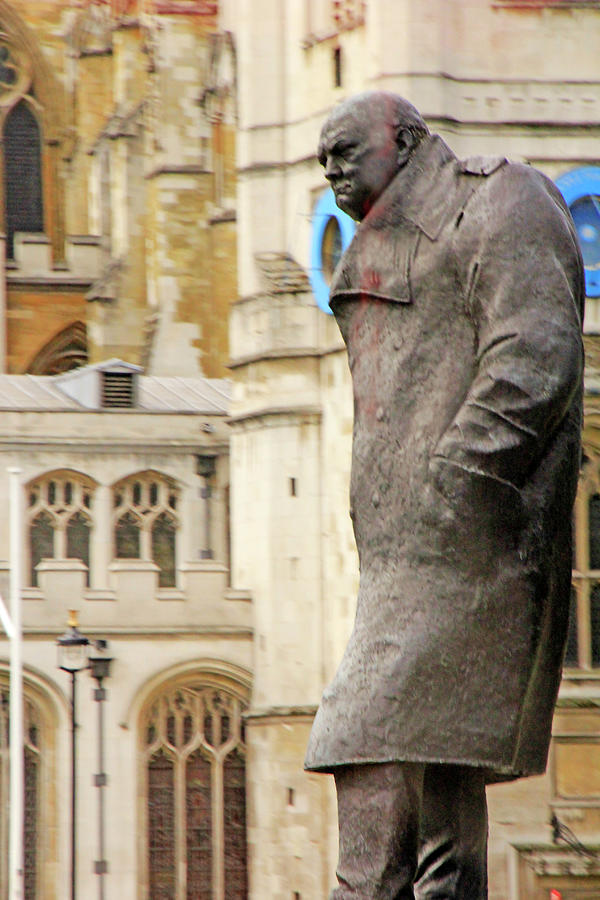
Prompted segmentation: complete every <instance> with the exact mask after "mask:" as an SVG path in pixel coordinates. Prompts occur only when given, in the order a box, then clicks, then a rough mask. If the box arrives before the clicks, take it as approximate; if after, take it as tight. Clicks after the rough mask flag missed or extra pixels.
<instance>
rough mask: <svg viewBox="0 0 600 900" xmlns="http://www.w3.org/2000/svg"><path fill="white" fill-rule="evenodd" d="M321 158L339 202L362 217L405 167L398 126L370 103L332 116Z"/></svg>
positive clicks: (324, 134) (324, 133)
mask: <svg viewBox="0 0 600 900" xmlns="http://www.w3.org/2000/svg"><path fill="white" fill-rule="evenodd" d="M318 158H319V162H320V163H321V165H322V166H323V168H324V169H325V178H326V179H327V180H328V182H329V183H330V185H331V187H332V189H333V192H334V194H335V200H336V203H337V205H338V206H339V207H340V209H343V210H344V212H346V213H348V215H350V216H352V218H353V219H357V220H358V221H360V220H361V219H363V218H364V217H365V216H366V214H367V213H368V212H369V210H370V209H371V207H372V206H373V204H374V203H375V201H376V200H377V198H378V197H379V195H380V194H381V192H382V191H383V190H385V188H386V187H387V186H388V184H389V183H390V181H391V180H392V178H393V177H394V176H395V175H396V173H397V172H398V170H399V169H400V168H401V163H400V161H399V155H398V145H397V143H396V135H395V132H394V129H393V128H392V127H391V126H390V125H389V124H388V123H387V121H386V120H385V117H384V115H383V113H382V110H381V109H378V108H377V107H375V108H374V109H373V108H371V109H370V108H369V107H367V106H366V104H362V105H361V106H357V107H356V108H355V109H353V110H351V111H348V110H347V108H346V109H345V110H344V111H340V110H338V111H335V112H334V113H333V114H332V115H331V116H330V117H329V119H328V120H327V122H326V123H325V125H324V126H323V130H322V132H321V138H320V140H319V148H318Z"/></svg>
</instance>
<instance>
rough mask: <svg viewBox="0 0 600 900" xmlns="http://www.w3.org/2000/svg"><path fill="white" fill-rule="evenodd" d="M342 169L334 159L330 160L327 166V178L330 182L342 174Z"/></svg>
mask: <svg viewBox="0 0 600 900" xmlns="http://www.w3.org/2000/svg"><path fill="white" fill-rule="evenodd" d="M341 171H342V170H341V169H340V167H339V164H338V163H337V162H336V161H335V160H332V159H328V160H327V163H326V165H325V178H327V180H328V181H330V180H331V179H332V178H337V177H338V175H340V174H341Z"/></svg>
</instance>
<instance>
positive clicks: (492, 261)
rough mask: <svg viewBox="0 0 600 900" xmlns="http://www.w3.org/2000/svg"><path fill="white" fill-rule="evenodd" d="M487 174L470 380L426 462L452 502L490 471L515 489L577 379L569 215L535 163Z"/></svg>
mask: <svg viewBox="0 0 600 900" xmlns="http://www.w3.org/2000/svg"><path fill="white" fill-rule="evenodd" d="M492 177H493V180H494V182H495V184H494V185H492V184H490V185H487V184H486V185H485V191H486V197H485V200H484V201H483V202H482V203H481V204H480V206H479V209H478V212H479V216H480V219H479V226H480V234H481V235H482V237H480V239H479V241H478V249H477V250H476V252H475V253H474V255H473V256H472V257H471V258H472V265H471V268H470V287H469V289H468V302H469V308H470V312H471V315H472V317H473V322H474V326H475V335H476V342H477V345H476V358H475V366H474V371H473V378H472V382H471V385H470V388H469V390H468V391H467V394H466V396H465V398H464V401H463V403H462V405H461V406H460V408H459V409H458V411H457V412H456V414H455V416H454V419H453V421H452V422H451V423H450V425H449V427H448V428H447V429H446V431H445V432H444V433H443V434H442V436H441V438H440V440H439V441H438V444H437V446H436V448H435V451H434V455H433V458H432V459H431V462H430V467H431V471H432V475H433V480H434V484H435V485H436V487H437V489H438V490H439V491H440V492H441V493H442V494H443V495H444V496H445V497H446V499H447V500H449V501H450V502H451V503H453V504H462V503H466V504H468V503H469V501H472V500H473V487H474V485H475V486H477V488H478V490H479V492H481V487H482V485H483V487H484V488H485V483H486V482H487V483H488V484H489V480H490V479H491V480H493V482H495V485H496V487H498V486H500V485H503V486H504V488H503V490H504V491H505V493H506V492H508V495H509V496H510V495H511V494H513V495H514V496H515V497H518V494H519V491H520V489H521V488H522V487H523V486H524V485H525V483H526V482H527V479H528V476H529V474H530V473H531V472H532V471H533V470H534V469H535V467H536V464H537V463H538V462H539V460H540V459H541V457H542V456H543V453H544V449H545V447H546V446H547V444H548V442H549V440H550V439H551V437H552V435H553V433H554V432H555V430H556V429H557V427H558V426H559V424H560V422H561V421H562V419H563V417H564V416H565V414H566V412H567V410H568V409H569V407H570V405H571V403H572V401H573V398H574V396H575V395H576V394H577V392H578V390H579V389H580V386H581V379H582V370H583V351H582V340H581V319H582V314H583V297H584V288H583V284H584V282H583V267H582V262H581V256H580V253H579V250H578V247H577V242H576V238H575V232H574V228H573V224H572V221H571V219H570V216H569V213H568V211H567V210H566V208H565V207H564V204H563V203H562V199H561V198H560V195H559V194H558V192H557V191H556V192H555V190H556V189H555V188H554V186H553V185H551V183H549V182H547V181H546V179H545V178H544V176H542V175H541V174H540V173H538V172H536V171H535V170H532V169H528V168H527V167H524V166H507V167H505V168H504V169H503V170H501V172H499V173H498V175H497V176H492ZM490 181H491V179H490ZM476 218H477V217H476ZM475 224H476V225H477V221H476V223H475Z"/></svg>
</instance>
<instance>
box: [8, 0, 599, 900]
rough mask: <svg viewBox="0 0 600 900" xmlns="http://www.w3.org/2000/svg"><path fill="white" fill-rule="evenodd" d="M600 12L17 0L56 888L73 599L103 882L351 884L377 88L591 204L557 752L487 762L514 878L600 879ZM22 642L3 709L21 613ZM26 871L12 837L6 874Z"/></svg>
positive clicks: (41, 723)
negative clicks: (529, 765) (339, 815)
mask: <svg viewBox="0 0 600 900" xmlns="http://www.w3.org/2000/svg"><path fill="white" fill-rule="evenodd" d="M599 37H600V2H597V0H575V2H573V0H545V2H544V0H452V2H449V0H428V2H427V3H423V2H419V0H395V2H393V3H392V2H389V0H367V2H360V0H302V2H300V0H222V2H221V3H216V2H209V0H113V2H112V3H109V2H93V0H72V2H69V0H11V2H7V0H0V127H1V128H2V143H1V145H0V146H1V151H0V152H1V155H2V168H1V173H2V178H1V179H0V183H1V184H2V204H0V215H1V216H3V231H4V233H5V235H6V237H5V241H4V259H3V264H2V277H1V278H0V338H1V339H0V369H1V370H2V372H3V373H4V374H0V408H2V410H3V421H4V423H5V427H4V428H3V429H2V439H1V442H0V459H1V461H2V462H3V463H4V465H3V466H2V469H3V468H4V466H6V467H8V466H11V465H15V464H17V465H18V466H19V467H20V468H21V469H22V481H23V496H22V504H23V517H24V533H23V551H24V554H25V559H26V566H25V584H24V588H23V617H24V626H25V644H24V659H25V665H26V670H25V688H26V719H27V731H26V773H27V786H28V787H27V805H26V809H27V812H26V846H27V856H26V896H27V898H32V897H36V898H44V900H45V898H48V900H54V898H56V900H59V898H62V897H64V896H66V895H67V885H68V877H69V853H70V832H69V822H70V819H69V792H70V780H69V708H68V693H69V683H68V679H67V676H66V675H65V674H64V673H61V672H59V671H58V670H57V668H56V658H55V647H54V644H55V641H56V639H57V637H58V636H59V635H60V634H61V633H62V632H63V631H64V628H65V621H66V617H67V610H68V609H70V608H76V609H77V610H78V611H79V621H80V627H81V629H82V631H83V632H84V633H85V634H86V635H87V636H88V637H89V638H90V639H92V640H94V639H96V638H100V637H101V638H105V639H107V640H108V641H109V651H110V653H111V655H112V656H114V658H115V661H114V664H113V669H112V673H111V677H110V680H109V681H108V682H107V687H108V690H109V700H108V702H107V704H106V716H107V721H106V741H107V761H106V769H107V772H108V777H109V784H108V787H107V789H106V796H107V819H108V828H107V846H106V857H107V860H108V874H107V875H106V876H103V877H105V878H106V884H107V892H108V896H110V897H111V898H113V897H114V898H115V900H166V898H169V900H171V898H173V900H183V898H186V897H187V898H190V900H191V898H193V900H204V898H206V900H225V898H226V900H238V898H240V900H241V898H244V897H246V896H249V897H251V898H252V900H265V898H268V900H321V898H325V897H326V896H327V892H328V890H329V888H330V887H331V885H332V883H333V878H334V868H335V862H336V858H337V825H336V820H335V818H336V817H335V802H334V795H333V789H332V784H331V779H329V778H327V777H325V776H317V775H306V774H304V773H303V771H302V760H303V755H304V749H305V746H306V740H307V736H308V731H309V729H310V723H311V720H312V715H313V713H314V709H315V707H316V704H317V703H318V700H319V697H320V694H321V691H322V689H323V687H324V685H325V684H326V683H327V682H328V681H329V680H330V678H331V677H332V676H333V673H334V671H335V669H336V666H337V663H338V661H339V659H340V656H341V653H342V651H343V648H344V646H345V643H346V640H347V637H348V634H349V631H350V628H351V626H352V620H353V605H354V600H355V596H356V589H357V582H358V577H357V561H356V555H355V549H354V542H353V537H352V530H351V525H350V520H349V517H348V513H347V506H348V499H347V484H348V476H349V464H350V449H351V446H350V445H351V430H352V406H351V390H350V384H349V375H348V371H347V363H346V357H345V352H344V350H343V347H342V344H341V340H340V338H339V335H338V333H337V329H336V326H335V324H334V323H333V321H332V317H331V316H330V315H328V313H327V283H328V281H329V278H330V276H331V273H332V271H333V268H334V266H335V263H336V260H337V259H338V258H339V255H340V253H341V250H342V249H343V247H345V246H346V245H347V243H348V242H349V240H350V239H351V237H352V233H353V224H352V223H351V222H350V220H348V219H347V218H346V217H345V216H344V215H343V214H341V213H339V211H338V210H337V209H336V207H335V206H334V204H333V202H332V199H331V194H330V193H329V192H328V191H327V190H326V189H325V185H324V181H323V176H322V172H321V170H320V167H319V166H318V164H317V163H316V160H315V158H314V150H315V144H316V139H317V135H318V133H319V129H320V127H321V124H322V122H323V121H324V119H325V117H326V115H327V113H328V111H329V110H330V109H331V107H332V106H333V105H334V104H335V103H336V102H337V101H339V100H340V99H342V98H343V97H345V96H348V95H349V94H351V93H354V92H356V91H359V90H363V89H365V88H371V87H383V88H387V89H390V90H394V91H397V92H399V93H401V94H403V95H404V96H406V97H407V98H408V99H410V100H411V101H412V102H413V103H415V105H416V106H417V107H418V108H419V109H420V110H421V112H422V113H423V114H424V115H425V117H426V119H427V121H428V123H429V125H430V127H431V129H432V130H433V131H437V132H439V133H440V134H441V135H442V136H443V137H444V139H445V140H446V141H447V142H448V143H449V144H450V146H451V147H452V148H453V149H454V151H455V152H456V153H457V154H458V155H459V156H472V155H479V154H480V155H486V154H490V155H498V154H501V155H506V156H508V157H511V158H513V159H520V160H525V161H528V162H531V163H532V164H533V165H535V166H537V167H539V168H541V169H542V170H543V171H545V172H546V173H547V174H548V175H549V176H550V177H551V178H553V179H554V180H556V181H557V183H558V184H559V185H560V187H561V189H562V190H563V193H564V195H565V197H566V198H567V201H568V202H569V204H570V205H571V208H572V210H573V214H574V216H575V218H576V223H577V227H578V232H579V235H580V238H581V242H582V248H583V251H584V257H585V262H586V275H587V293H588V302H587V322H586V331H587V334H586V349H587V352H588V366H587V374H586V388H587V395H586V430H585V448H586V457H585V461H584V467H583V474H582V485H581V491H580V497H579V499H578V503H577V509H576V517H575V518H576V527H577V546H576V553H575V560H574V589H573V602H572V619H571V631H570V640H569V646H568V650H567V660H566V668H565V677H564V680H563V685H562V689H561V696H560V700H559V706H558V709H557V713H556V717H555V735H554V739H553V745H552V751H551V758H550V765H549V768H548V773H547V774H546V775H545V776H544V777H541V778H533V779H528V780H526V781H522V782H516V783H515V784H512V785H504V786H495V787H494V788H493V789H491V790H490V792H489V801H490V897H491V898H492V900H550V898H552V900H559V898H562V900H584V898H585V900H591V898H592V897H597V896H599V895H600V855H599V854H600V710H599V708H598V707H599V704H600V674H599V673H600V472H599V456H598V454H600V439H599V437H598V435H599V434H600V430H599V429H600V408H599V407H598V403H597V397H598V393H599V392H600V344H599V343H598V342H599V341H600V338H598V337H596V332H598V331H599V329H600V308H599V306H598V304H599V302H600V301H599V300H598V299H597V298H598V297H599V296H600V276H598V272H599V271H600V268H599V267H600V205H599V204H600V200H599V199H598V198H599V197H600V150H599V147H600V143H599V141H598V139H599V137H600V91H599V90H598V88H599V86H600V63H599V62H598V53H597V48H598V39H599ZM228 335H229V342H228ZM6 496H7V479H6V478H4V477H2V473H1V470H0V499H1V501H2V502H3V504H4V506H5V507H6V502H7V501H6ZM0 529H1V531H0V533H1V537H2V546H4V547H5V548H6V550H5V551H4V552H2V554H1V555H2V557H3V559H2V561H0V573H1V575H2V578H3V582H4V584H6V583H7V577H6V576H7V571H8V522H7V520H6V517H5V519H4V520H2V521H1V522H0ZM3 594H4V596H6V587H3ZM0 655H1V656H0V659H1V660H2V667H1V671H0V675H1V678H2V679H3V680H2V681H1V684H0V690H1V691H2V696H3V697H4V698H5V701H4V702H3V704H2V706H1V707H0V718H3V719H6V716H7V703H6V697H7V688H6V686H7V668H8V666H7V661H8V649H7V644H6V642H2V644H1V645H0ZM84 679H85V680H84ZM82 682H83V684H84V685H86V686H85V687H80V692H79V704H78V718H79V722H80V727H79V729H78V739H79V743H80V750H81V752H80V759H79V766H78V787H79V806H78V822H79V829H78V835H79V846H78V850H79V852H78V870H79V871H78V879H79V894H80V896H82V897H86V898H87V897H92V896H94V893H95V891H96V890H97V887H96V883H95V881H96V880H97V878H98V876H97V875H95V874H94V860H95V859H97V847H96V843H97V836H96V830H95V821H96V806H95V804H96V796H95V793H96V792H95V789H94V788H93V786H92V773H93V772H94V771H95V767H96V763H95V752H96V731H95V715H96V711H95V709H94V708H93V707H94V704H93V702H92V701H91V699H90V697H91V688H92V682H91V681H88V678H87V675H82V676H80V684H81V683H82ZM88 686H89V690H88ZM5 734H6V729H5V728H0V804H2V807H1V808H2V814H1V815H0V842H1V843H2V846H3V847H6V842H7V831H6V822H7V784H8V782H7V777H8V775H7V754H8V748H7V746H6V738H5ZM552 816H555V817H556V819H555V822H554V826H553V825H552V824H551V820H552ZM244 823H245V824H246V828H245V829H244ZM5 867H6V853H5V851H4V850H2V852H0V898H1V897H2V896H6V890H7V888H6V869H5ZM552 891H554V892H556V893H555V894H552Z"/></svg>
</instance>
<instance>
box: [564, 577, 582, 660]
mask: <svg viewBox="0 0 600 900" xmlns="http://www.w3.org/2000/svg"><path fill="white" fill-rule="evenodd" d="M578 665H579V642H578V639H577V594H576V592H575V588H573V587H572V588H571V605H570V608H569V628H568V631H567V649H566V651H565V666H578Z"/></svg>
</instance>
